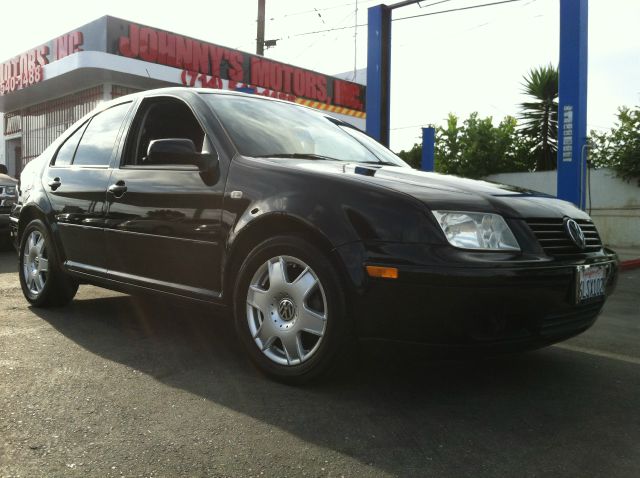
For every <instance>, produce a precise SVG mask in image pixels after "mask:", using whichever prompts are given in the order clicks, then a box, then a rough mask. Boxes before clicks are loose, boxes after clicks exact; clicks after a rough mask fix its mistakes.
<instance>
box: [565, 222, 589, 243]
mask: <svg viewBox="0 0 640 478" xmlns="http://www.w3.org/2000/svg"><path fill="white" fill-rule="evenodd" d="M564 227H565V230H566V231H567V235H568V236H569V238H570V239H571V240H572V241H573V242H574V244H575V245H576V246H578V247H579V248H580V249H584V248H585V246H586V244H587V241H586V239H585V237H584V232H582V228H580V225H579V224H578V223H577V222H576V221H574V220H573V219H567V220H566V221H565V223H564Z"/></svg>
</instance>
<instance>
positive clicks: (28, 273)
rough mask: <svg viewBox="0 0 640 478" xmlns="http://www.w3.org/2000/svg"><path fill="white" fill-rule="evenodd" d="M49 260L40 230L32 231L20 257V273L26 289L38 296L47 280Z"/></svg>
mask: <svg viewBox="0 0 640 478" xmlns="http://www.w3.org/2000/svg"><path fill="white" fill-rule="evenodd" d="M48 273H49V260H48V259H47V248H46V245H45V239H44V235H43V234H42V233H41V232H40V231H32V232H31V234H29V237H28V238H27V242H26V244H25V247H24V251H23V258H22V274H23V277H24V282H25V284H26V286H27V289H28V290H29V292H30V293H31V294H33V295H34V296H38V295H39V294H40V293H41V292H42V290H43V289H44V286H45V284H46V282H47V276H48Z"/></svg>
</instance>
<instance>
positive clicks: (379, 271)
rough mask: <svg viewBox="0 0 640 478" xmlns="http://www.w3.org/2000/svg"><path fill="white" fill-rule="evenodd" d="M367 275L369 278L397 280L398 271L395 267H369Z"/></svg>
mask: <svg viewBox="0 0 640 478" xmlns="http://www.w3.org/2000/svg"><path fill="white" fill-rule="evenodd" d="M367 274H369V277H378V278H381V279H397V278H398V269H396V268H395V267H382V266H367Z"/></svg>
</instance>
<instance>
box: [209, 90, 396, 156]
mask: <svg viewBox="0 0 640 478" xmlns="http://www.w3.org/2000/svg"><path fill="white" fill-rule="evenodd" d="M203 96H204V98H205V99H206V100H207V101H208V102H209V104H210V105H211V106H212V107H213V110H214V111H215V112H216V114H217V115H218V117H219V118H220V121H222V124H223V125H224V127H225V129H226V130H227V132H228V133H229V135H230V136H231V140H232V141H233V142H234V144H235V146H236V148H237V149H238V151H239V152H240V154H242V155H243V156H252V157H282V158H298V159H310V160H335V161H347V162H356V163H374V164H390V165H394V166H403V167H407V164H406V163H405V162H404V161H402V160H401V159H400V158H398V157H397V156H396V155H395V154H393V153H392V152H391V151H389V150H388V149H386V148H384V146H382V145H380V144H378V143H376V142H375V141H374V140H373V139H371V138H369V137H368V136H367V135H366V134H364V133H362V132H360V131H359V130H357V129H355V128H353V127H350V126H347V125H344V124H342V123H341V122H339V121H337V120H333V119H330V118H328V117H327V116H325V115H323V114H320V113H316V112H315V111H312V110H310V109H308V108H303V107H301V106H297V105H294V104H291V103H284V102H279V101H267V100H262V99H259V98H251V97H243V96H232V95H216V94H207V93H204V94H203Z"/></svg>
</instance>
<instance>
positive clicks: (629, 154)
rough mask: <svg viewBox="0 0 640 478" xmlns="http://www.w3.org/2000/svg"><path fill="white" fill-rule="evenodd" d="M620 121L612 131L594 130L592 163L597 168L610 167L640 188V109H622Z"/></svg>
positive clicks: (623, 107)
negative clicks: (600, 131)
mask: <svg viewBox="0 0 640 478" xmlns="http://www.w3.org/2000/svg"><path fill="white" fill-rule="evenodd" d="M617 116H618V122H617V123H616V125H615V126H614V127H613V128H611V130H610V131H609V132H604V133H598V132H595V131H591V143H592V146H593V149H592V151H591V154H590V159H591V162H592V164H593V165H594V166H596V167H610V168H612V169H613V170H615V171H616V174H617V175H618V176H620V177H622V178H623V179H626V180H627V181H630V180H636V181H637V182H638V186H640V108H639V107H637V106H636V107H635V108H629V107H626V106H621V107H620V108H618V115H617Z"/></svg>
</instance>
